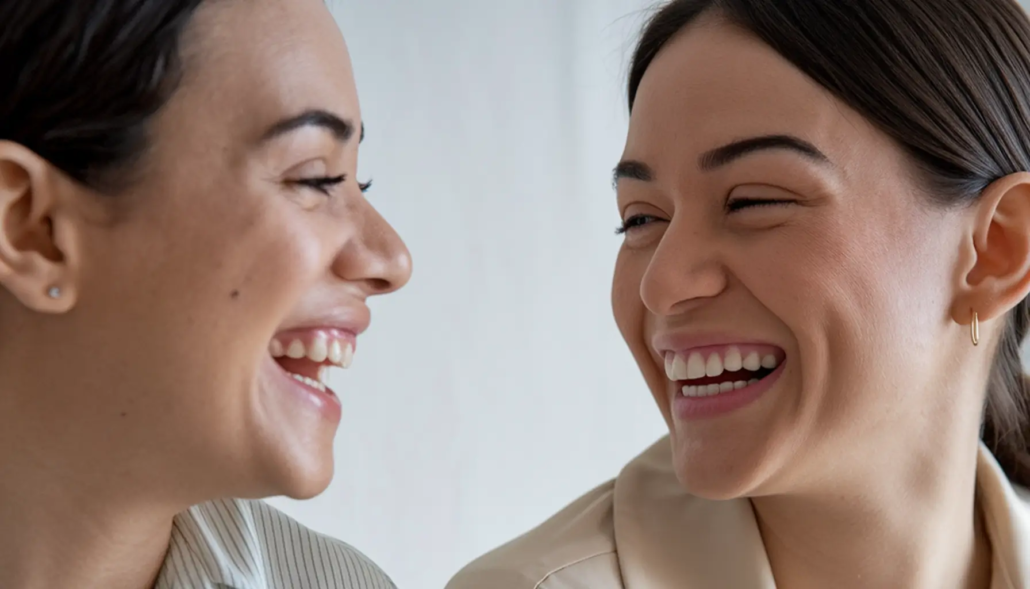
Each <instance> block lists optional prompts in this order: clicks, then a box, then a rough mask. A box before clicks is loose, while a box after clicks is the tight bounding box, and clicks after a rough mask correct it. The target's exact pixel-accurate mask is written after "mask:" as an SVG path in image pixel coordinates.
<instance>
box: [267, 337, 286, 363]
mask: <svg viewBox="0 0 1030 589" xmlns="http://www.w3.org/2000/svg"><path fill="white" fill-rule="evenodd" d="M268 353H269V354H271V355H272V357H273V358H282V357H283V356H284V355H285V354H286V350H284V349H283V344H282V342H280V341H279V340H277V339H273V340H272V342H271V343H270V344H268Z"/></svg>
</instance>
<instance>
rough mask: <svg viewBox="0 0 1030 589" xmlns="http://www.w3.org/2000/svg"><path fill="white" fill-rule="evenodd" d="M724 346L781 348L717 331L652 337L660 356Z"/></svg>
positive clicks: (654, 347) (653, 344)
mask: <svg viewBox="0 0 1030 589" xmlns="http://www.w3.org/2000/svg"><path fill="white" fill-rule="evenodd" d="M724 346H756V347H766V348H777V349H779V346H776V345H774V344H770V343H768V342H763V341H760V340H756V339H753V338H748V337H741V336H735V335H729V334H717V333H709V334H704V333H700V334H690V333H661V334H658V335H655V336H654V337H653V338H652V339H651V347H652V348H653V349H654V350H655V351H656V352H657V353H658V355H659V356H664V355H665V353H666V352H684V351H692V350H696V349H701V348H718V347H724Z"/></svg>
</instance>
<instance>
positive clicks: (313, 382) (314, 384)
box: [290, 372, 326, 393]
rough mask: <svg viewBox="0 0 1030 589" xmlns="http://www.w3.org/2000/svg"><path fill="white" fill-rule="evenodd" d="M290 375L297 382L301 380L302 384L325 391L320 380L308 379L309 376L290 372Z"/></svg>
mask: <svg viewBox="0 0 1030 589" xmlns="http://www.w3.org/2000/svg"><path fill="white" fill-rule="evenodd" d="M290 376H292V377H293V380H295V381H297V382H302V383H304V384H306V385H308V386H310V387H314V388H316V389H318V390H320V391H322V392H323V393H324V392H326V388H325V385H324V384H322V383H320V382H318V381H317V380H314V379H310V378H308V377H306V376H301V375H299V374H293V373H292V372H291V373H290Z"/></svg>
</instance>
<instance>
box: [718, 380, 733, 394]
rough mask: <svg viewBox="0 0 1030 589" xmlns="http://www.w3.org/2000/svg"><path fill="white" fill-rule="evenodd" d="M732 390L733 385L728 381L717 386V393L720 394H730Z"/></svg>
mask: <svg viewBox="0 0 1030 589" xmlns="http://www.w3.org/2000/svg"><path fill="white" fill-rule="evenodd" d="M732 390H733V383H732V382H730V381H728V380H727V381H726V382H724V383H720V384H719V392H720V393H728V392H730V391H732Z"/></svg>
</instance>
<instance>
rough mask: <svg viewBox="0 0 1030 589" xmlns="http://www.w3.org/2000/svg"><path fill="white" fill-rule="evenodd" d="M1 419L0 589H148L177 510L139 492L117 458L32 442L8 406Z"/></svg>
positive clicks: (33, 436) (54, 440)
mask: <svg viewBox="0 0 1030 589" xmlns="http://www.w3.org/2000/svg"><path fill="white" fill-rule="evenodd" d="M4 398H6V399H7V400H8V401H10V400H11V399H14V398H16V397H13V396H6V397H4V395H0V401H2V400H3V399H4ZM0 409H2V410H3V411H0V418H2V417H3V416H4V415H7V416H15V418H12V419H8V420H3V419H0V530H3V533H2V534H0V587H3V588H4V589H49V588H52V587H76V588H82V589H93V588H96V589H101V588H103V589H149V588H150V587H152V586H153V585H154V582H155V579H156V577H157V575H158V573H159V571H160V568H161V565H162V562H163V560H164V556H165V553H166V552H167V549H168V544H169V540H170V538H171V529H172V520H173V518H174V516H175V513H177V511H178V509H176V508H175V507H173V506H172V505H171V504H162V503H158V502H157V501H155V500H154V498H153V497H152V494H149V495H148V494H147V493H146V492H144V489H145V488H146V487H144V486H143V484H144V481H141V480H140V479H139V475H135V474H133V472H130V471H136V470H137V469H134V468H120V467H119V465H120V464H123V462H122V461H121V460H119V458H118V457H116V456H111V455H107V456H106V458H104V459H103V460H101V459H91V458H90V457H91V456H93V457H94V458H95V457H96V456H98V455H101V454H103V453H98V452H95V451H93V449H90V448H85V447H84V446H85V444H81V443H80V445H79V447H78V449H77V451H76V449H75V447H74V445H73V444H70V443H66V442H68V440H62V439H61V433H60V432H52V433H54V435H53V436H50V435H46V434H41V433H40V430H39V429H34V428H33V427H32V426H31V425H32V420H29V419H25V420H20V419H17V417H18V416H19V415H21V416H23V417H24V416H25V412H24V411H20V410H19V408H18V407H12V406H11V404H10V403H3V402H0ZM25 422H29V423H30V425H29V426H25V425H24V423H25ZM36 425H38V424H36Z"/></svg>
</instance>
